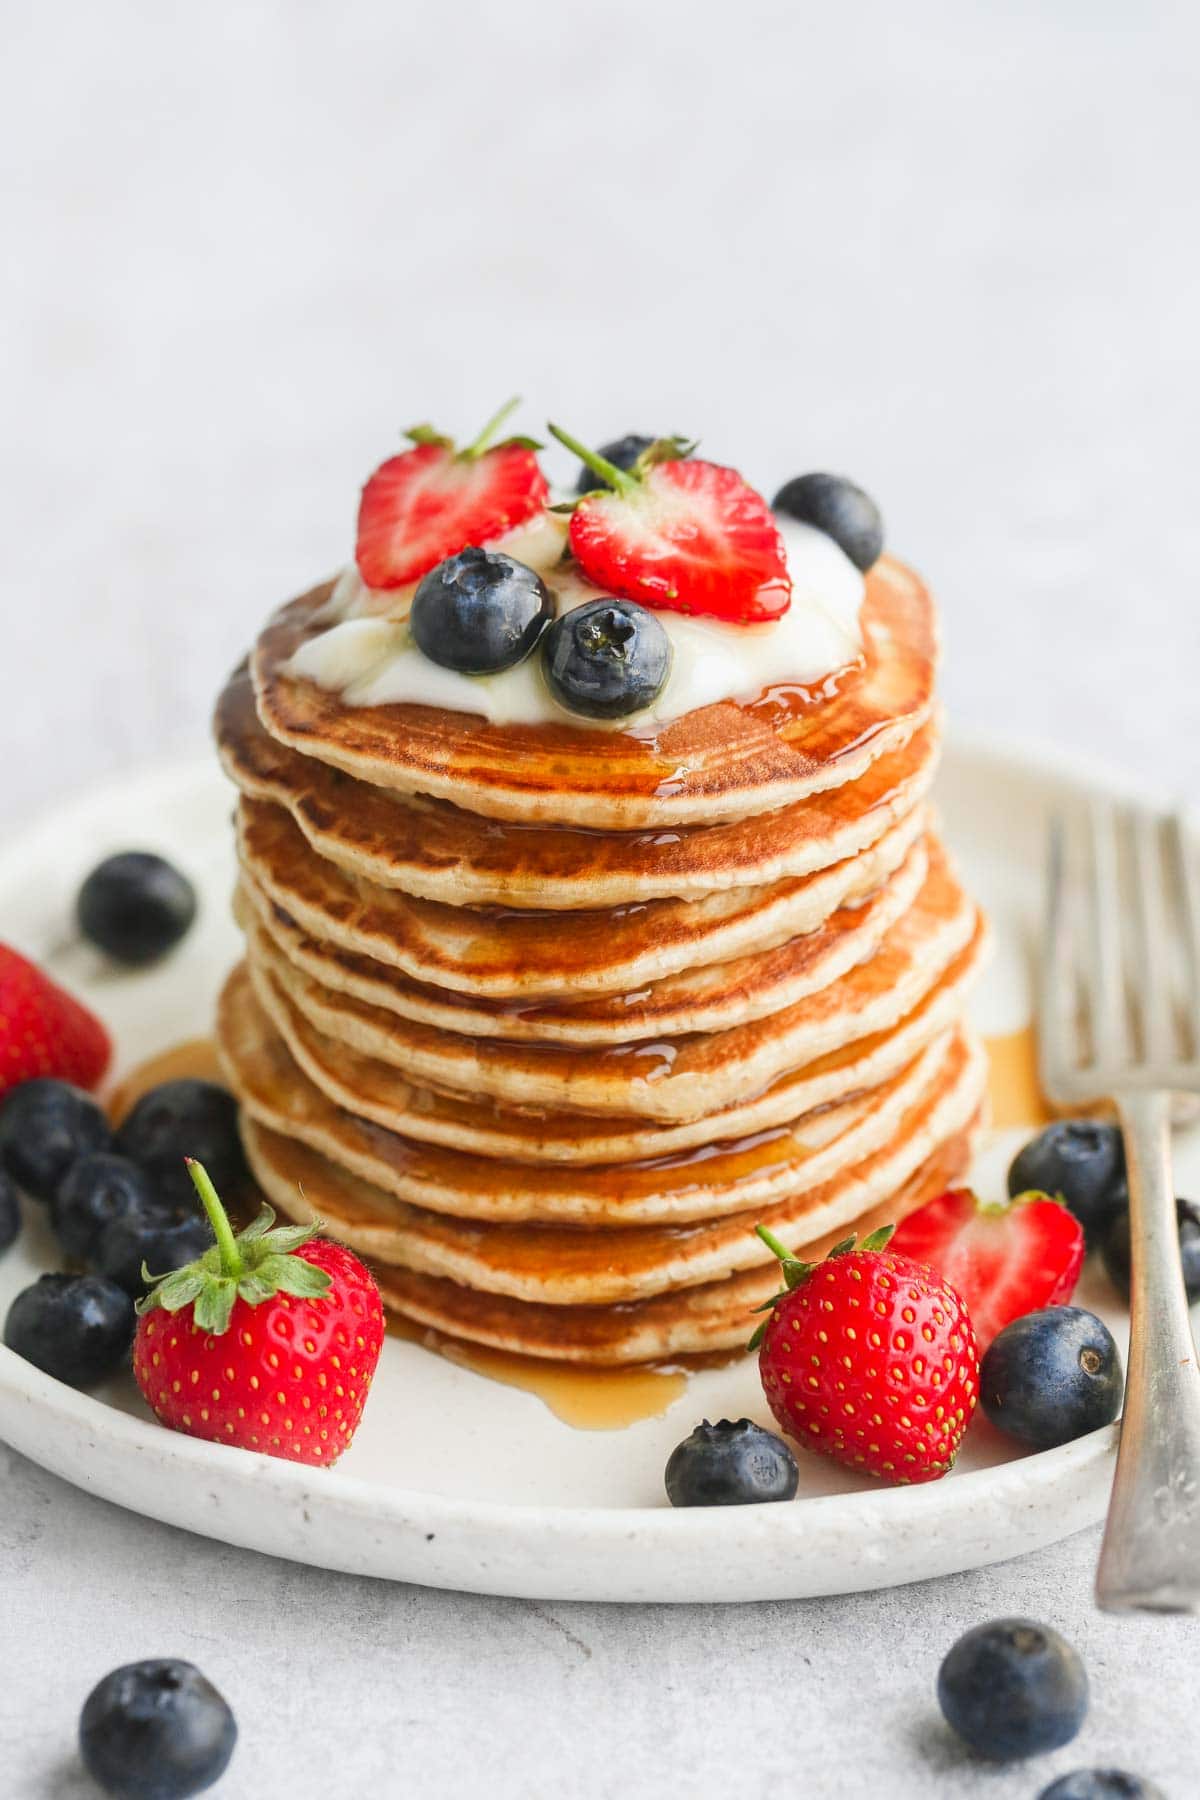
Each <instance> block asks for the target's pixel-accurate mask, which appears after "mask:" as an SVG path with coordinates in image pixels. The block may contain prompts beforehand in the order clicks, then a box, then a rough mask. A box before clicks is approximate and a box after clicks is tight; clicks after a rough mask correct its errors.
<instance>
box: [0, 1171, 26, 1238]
mask: <svg viewBox="0 0 1200 1800" xmlns="http://www.w3.org/2000/svg"><path fill="white" fill-rule="evenodd" d="M20 1230H21V1203H20V1201H19V1200H18V1199H17V1190H16V1187H15V1186H14V1184H13V1179H12V1176H11V1175H9V1174H8V1173H7V1172H6V1171H5V1170H4V1169H0V1255H2V1254H3V1252H4V1251H5V1250H7V1249H8V1248H9V1246H10V1245H11V1244H15V1243H16V1241H17V1238H18V1236H19V1234H20Z"/></svg>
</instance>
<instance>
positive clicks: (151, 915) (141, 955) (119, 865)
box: [75, 850, 196, 968]
mask: <svg viewBox="0 0 1200 1800" xmlns="http://www.w3.org/2000/svg"><path fill="white" fill-rule="evenodd" d="M75 917H76V919H77V921H78V924H79V929H80V931H81V932H82V933H83V935H84V937H85V938H87V939H88V940H89V941H90V942H91V943H93V944H95V945H96V946H97V948H98V949H100V950H103V951H104V952H105V954H106V955H108V956H111V957H112V958H113V960H114V961H115V962H119V963H125V964H127V965H128V966H129V967H130V968H138V967H140V966H141V965H142V964H144V963H152V962H157V961H158V959H159V958H160V957H162V956H165V955H166V953H167V951H168V950H173V949H174V947H175V945H176V944H177V943H178V942H179V941H180V939H181V938H183V937H185V936H186V935H187V933H188V932H189V931H190V930H191V927H192V924H193V922H194V921H195V917H196V890H195V888H194V887H193V886H192V884H191V882H190V881H189V880H188V878H187V876H186V875H184V874H182V873H181V872H180V870H178V869H177V868H175V866H174V864H173V863H169V862H167V860H166V858H165V857H162V856H155V855H154V854H153V852H152V851H149V850H123V851H121V853H120V854H119V855H117V856H109V857H106V858H105V860H104V861H103V862H102V863H100V864H99V865H98V866H97V867H96V868H94V869H93V870H92V872H91V874H90V875H89V876H88V878H87V880H86V881H85V882H84V884H83V886H82V887H81V888H80V890H79V897H78V899H77V900H76V902H75Z"/></svg>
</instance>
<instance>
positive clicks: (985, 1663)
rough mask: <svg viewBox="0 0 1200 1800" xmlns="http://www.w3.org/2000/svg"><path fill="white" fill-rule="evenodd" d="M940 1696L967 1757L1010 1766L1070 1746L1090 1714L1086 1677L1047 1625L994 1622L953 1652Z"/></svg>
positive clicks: (962, 1641)
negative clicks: (969, 1753) (968, 1753)
mask: <svg viewBox="0 0 1200 1800" xmlns="http://www.w3.org/2000/svg"><path fill="white" fill-rule="evenodd" d="M937 1694H938V1704H939V1705H940V1707H941V1709H942V1712H943V1713H944V1714H945V1717H946V1721H947V1723H948V1724H950V1725H952V1726H953V1728H954V1730H955V1731H956V1732H957V1733H958V1735H959V1737H961V1738H963V1739H965V1741H966V1742H967V1743H968V1744H969V1745H970V1746H971V1748H972V1750H974V1751H976V1752H977V1754H978V1755H980V1756H988V1757H992V1758H993V1759H994V1760H995V1761H997V1762H1011V1761H1013V1760H1014V1759H1015V1758H1017V1757H1020V1756H1034V1755H1036V1754H1037V1753H1038V1752H1039V1751H1042V1750H1057V1749H1058V1747H1059V1745H1060V1744H1069V1743H1070V1741H1071V1739H1072V1738H1073V1737H1074V1736H1075V1734H1076V1732H1077V1731H1078V1730H1079V1727H1080V1726H1081V1725H1082V1724H1083V1718H1084V1714H1085V1713H1086V1712H1087V1704H1088V1681H1087V1672H1086V1670H1085V1669H1084V1666H1083V1664H1082V1662H1081V1661H1080V1660H1079V1657H1078V1655H1077V1653H1076V1652H1075V1651H1074V1650H1073V1649H1072V1648H1071V1646H1070V1644H1068V1643H1066V1642H1065V1641H1064V1640H1063V1639H1062V1638H1061V1637H1060V1636H1059V1635H1058V1633H1057V1631H1053V1630H1051V1628H1050V1626H1049V1625H1039V1624H1037V1623H1036V1621H1035V1620H1033V1619H993V1620H991V1621H990V1623H989V1624H987V1625H976V1626H975V1627H974V1628H973V1629H972V1630H971V1631H967V1632H964V1633H963V1635H962V1637H960V1638H959V1640H958V1642H957V1643H956V1644H954V1645H952V1646H951V1648H950V1651H949V1652H948V1654H947V1656H946V1658H945V1661H944V1662H943V1663H942V1666H941V1668H940V1669H939V1670H938V1680H937Z"/></svg>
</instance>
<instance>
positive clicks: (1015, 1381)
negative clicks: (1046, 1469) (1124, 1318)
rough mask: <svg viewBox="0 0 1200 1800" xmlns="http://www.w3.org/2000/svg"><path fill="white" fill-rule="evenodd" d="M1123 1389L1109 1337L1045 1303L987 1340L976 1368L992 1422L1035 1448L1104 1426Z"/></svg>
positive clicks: (1090, 1317) (1093, 1323) (1103, 1328)
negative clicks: (1044, 1305) (1039, 1310)
mask: <svg viewBox="0 0 1200 1800" xmlns="http://www.w3.org/2000/svg"><path fill="white" fill-rule="evenodd" d="M1124 1391H1125V1377H1124V1375H1123V1373H1122V1370H1121V1358H1120V1355H1119V1353H1118V1350H1117V1346H1116V1344H1115V1343H1114V1342H1113V1337H1112V1333H1111V1332H1110V1331H1109V1329H1108V1327H1107V1325H1105V1324H1103V1323H1102V1322H1101V1321H1100V1320H1099V1319H1098V1318H1097V1317H1096V1316H1095V1314H1094V1313H1090V1312H1085V1311H1084V1310H1083V1308H1082V1307H1080V1306H1048V1307H1045V1308H1044V1309H1043V1310H1042V1311H1041V1312H1033V1313H1026V1315H1025V1317H1024V1318H1023V1319H1014V1320H1013V1322H1012V1324H1011V1325H1006V1326H1005V1327H1004V1330H1003V1331H1002V1332H1000V1334H999V1335H998V1336H997V1337H996V1338H994V1339H993V1341H992V1343H991V1345H990V1346H989V1348H988V1350H987V1351H986V1353H985V1355H984V1358H983V1363H982V1366H981V1368H980V1371H979V1397H980V1401H981V1404H982V1406H983V1410H984V1412H985V1413H986V1414H987V1416H988V1418H989V1419H990V1420H991V1421H992V1424H993V1425H995V1426H997V1427H998V1428H999V1429H1000V1430H1001V1431H1003V1432H1006V1433H1007V1435H1008V1436H1009V1437H1012V1438H1016V1439H1017V1440H1018V1441H1019V1442H1020V1443H1022V1444H1028V1445H1030V1446H1031V1448H1033V1449H1034V1450H1052V1449H1054V1448H1055V1447H1056V1446H1057V1445H1059V1444H1069V1443H1071V1442H1072V1441H1073V1440H1074V1439H1075V1438H1079V1437H1083V1436H1085V1434H1086V1433H1087V1432H1089V1431H1098V1430H1099V1429H1100V1427H1101V1426H1102V1425H1111V1424H1112V1422H1113V1420H1114V1419H1115V1418H1116V1417H1117V1414H1118V1413H1119V1412H1120V1410H1121V1399H1122V1396H1123V1394H1124Z"/></svg>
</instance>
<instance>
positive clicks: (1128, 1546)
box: [1038, 800, 1200, 1613]
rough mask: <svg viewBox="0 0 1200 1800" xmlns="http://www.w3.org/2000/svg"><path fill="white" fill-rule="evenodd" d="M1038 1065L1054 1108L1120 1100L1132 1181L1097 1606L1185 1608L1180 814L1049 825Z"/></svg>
mask: <svg viewBox="0 0 1200 1800" xmlns="http://www.w3.org/2000/svg"><path fill="white" fill-rule="evenodd" d="M1073 847H1074V848H1075V849H1076V851H1077V852H1081V858H1080V860H1081V862H1082V869H1081V870H1080V871H1079V873H1078V874H1077V875H1076V877H1075V878H1074V879H1072V876H1071V873H1070V872H1069V867H1068V863H1069V854H1070V851H1071V850H1072V848H1073ZM1080 875H1081V876H1082V879H1080V878H1079V876H1080ZM1123 895H1124V904H1123V902H1122V896H1123ZM1038 1060H1039V1074H1040V1077H1041V1083H1042V1087H1043V1090H1044V1092H1045V1094H1046V1096H1047V1098H1048V1099H1049V1100H1050V1101H1051V1102H1052V1103H1053V1104H1054V1105H1055V1106H1058V1107H1061V1108H1064V1109H1075V1108H1079V1107H1085V1106H1089V1105H1092V1104H1094V1103H1095V1102H1097V1101H1101V1100H1110V1101H1111V1102H1112V1103H1113V1104H1114V1106H1115V1107H1116V1110H1117V1115H1118V1117H1119V1119H1120V1122H1121V1128H1122V1131H1123V1133H1124V1137H1125V1151H1126V1161H1127V1165H1128V1174H1129V1211H1130V1234H1131V1239H1132V1252H1133V1281H1132V1292H1131V1296H1130V1314H1131V1323H1130V1347H1129V1369H1128V1375H1127V1379H1126V1387H1125V1413H1124V1419H1123V1422H1122V1426H1121V1439H1120V1448H1119V1450H1118V1454H1117V1469H1116V1475H1115V1478H1114V1481H1113V1489H1112V1498H1111V1500H1110V1502H1109V1508H1108V1519H1107V1522H1106V1524H1105V1528H1104V1539H1103V1542H1102V1544H1101V1548H1100V1562H1099V1566H1098V1569H1097V1574H1096V1599H1097V1602H1098V1604H1099V1605H1100V1606H1101V1607H1103V1608H1104V1609H1105V1611H1108V1612H1157V1613H1174V1612H1195V1611H1196V1610H1197V1609H1198V1608H1200V1371H1198V1370H1197V1362H1196V1347H1195V1344H1194V1342H1193V1338H1192V1329H1191V1321H1190V1319H1189V1317H1188V1307H1187V1298H1186V1295H1185V1292H1184V1286H1183V1269H1182V1265H1181V1262H1180V1255H1179V1237H1178V1231H1177V1226H1176V1218H1175V1188H1174V1182H1173V1179H1172V1171H1171V1137H1170V1127H1171V1122H1172V1119H1173V1117H1178V1116H1180V1114H1181V1111H1182V1107H1183V1102H1184V1099H1185V1097H1186V1096H1189V1095H1190V1096H1193V1097H1200V884H1198V883H1197V878H1196V872H1195V868H1194V866H1193V863H1192V861H1191V858H1190V856H1189V853H1188V847H1187V844H1186V841H1185V836H1184V830H1183V826H1182V823H1181V821H1180V820H1179V819H1178V818H1177V817H1176V818H1171V819H1162V818H1160V817H1159V816H1157V815H1156V814H1154V813H1152V812H1149V811H1147V810H1145V809H1144V808H1141V807H1120V808H1117V807H1114V806H1112V805H1109V804H1107V803H1105V802H1103V801H1099V800H1097V801H1094V802H1093V803H1092V804H1091V805H1090V806H1089V807H1088V809H1087V812H1086V816H1085V818H1084V820H1083V828H1082V830H1081V831H1080V830H1077V831H1075V832H1071V831H1070V830H1069V829H1068V827H1067V825H1066V822H1065V821H1064V820H1062V819H1059V820H1056V821H1055V823H1054V824H1053V826H1052V828H1051V836H1050V857H1049V874H1048V881H1047V895H1046V917H1045V936H1044V942H1043V954H1042V994H1041V1007H1040V1018H1039V1021H1038Z"/></svg>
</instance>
